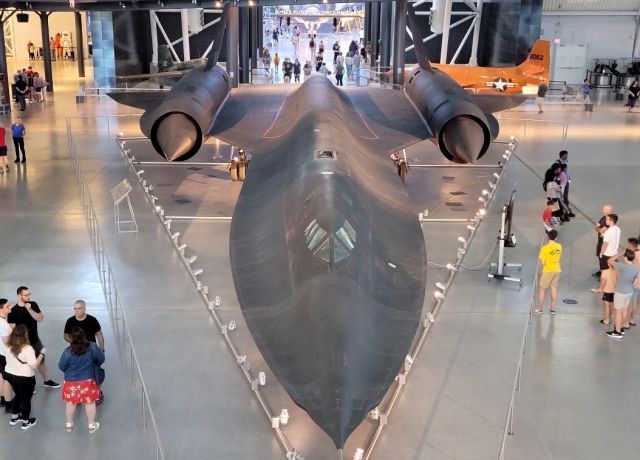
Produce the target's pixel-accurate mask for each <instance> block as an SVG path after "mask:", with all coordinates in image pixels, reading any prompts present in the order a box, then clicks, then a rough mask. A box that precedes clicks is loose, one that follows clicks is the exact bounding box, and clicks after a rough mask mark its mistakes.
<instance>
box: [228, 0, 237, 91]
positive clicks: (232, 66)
mask: <svg viewBox="0 0 640 460" xmlns="http://www.w3.org/2000/svg"><path fill="white" fill-rule="evenodd" d="M239 24H240V12H239V11H238V7H237V6H232V7H230V8H229V19H228V22H227V31H226V32H227V73H228V74H229V78H230V79H231V87H232V88H237V87H238V42H239V39H240V31H239Z"/></svg>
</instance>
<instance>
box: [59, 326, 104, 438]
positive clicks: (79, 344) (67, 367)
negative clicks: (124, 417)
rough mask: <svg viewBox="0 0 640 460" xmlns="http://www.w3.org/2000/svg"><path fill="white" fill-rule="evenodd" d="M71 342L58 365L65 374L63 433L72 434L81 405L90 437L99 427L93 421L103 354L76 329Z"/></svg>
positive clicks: (71, 335) (73, 331)
mask: <svg viewBox="0 0 640 460" xmlns="http://www.w3.org/2000/svg"><path fill="white" fill-rule="evenodd" d="M70 338H71V345H69V346H68V347H67V348H66V349H65V350H64V352H63V353H62V356H61V357H60V362H59V363H58V368H60V370H61V371H62V372H64V386H63V387H62V400H63V401H64V402H66V407H65V415H66V418H67V422H66V429H67V431H68V432H70V431H71V430H73V413H74V412H75V410H76V406H77V405H78V404H82V405H83V406H84V410H85V413H86V414H87V421H88V422H89V425H88V426H89V433H95V432H96V431H97V430H98V428H100V423H98V422H96V421H95V420H96V401H97V400H98V399H99V396H100V388H99V387H98V385H97V383H96V380H95V369H96V366H100V365H102V363H104V353H103V352H102V351H101V350H100V349H99V348H98V346H97V345H96V344H95V343H94V342H90V341H88V340H87V337H86V336H85V334H84V331H83V330H82V329H80V328H79V327H75V328H73V330H72V331H71V334H70ZM65 339H66V334H65Z"/></svg>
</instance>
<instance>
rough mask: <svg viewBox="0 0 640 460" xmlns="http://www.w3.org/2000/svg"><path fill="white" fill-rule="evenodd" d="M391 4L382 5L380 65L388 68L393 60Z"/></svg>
mask: <svg viewBox="0 0 640 460" xmlns="http://www.w3.org/2000/svg"><path fill="white" fill-rule="evenodd" d="M392 6H393V5H392V4H391V2H381V3H380V65H381V66H383V67H387V66H388V65H389V62H390V60H391V13H392Z"/></svg>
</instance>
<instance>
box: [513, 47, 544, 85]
mask: <svg viewBox="0 0 640 460" xmlns="http://www.w3.org/2000/svg"><path fill="white" fill-rule="evenodd" d="M550 67H551V45H550V43H549V41H548V40H538V41H536V42H535V43H534V45H533V48H532V49H531V51H530V52H529V54H528V55H527V59H526V60H525V61H524V62H523V63H522V64H520V65H519V66H518V67H517V69H518V72H520V73H521V74H522V75H524V76H526V77H538V78H540V79H542V80H544V81H546V82H548V81H549V68H550Z"/></svg>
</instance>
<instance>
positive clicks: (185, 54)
mask: <svg viewBox="0 0 640 460" xmlns="http://www.w3.org/2000/svg"><path fill="white" fill-rule="evenodd" d="M180 23H181V25H182V60H183V61H190V60H191V50H190V48H189V10H187V9H186V8H183V9H181V10H180Z"/></svg>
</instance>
